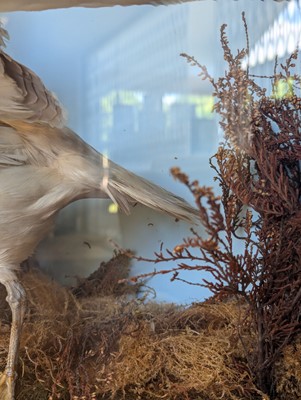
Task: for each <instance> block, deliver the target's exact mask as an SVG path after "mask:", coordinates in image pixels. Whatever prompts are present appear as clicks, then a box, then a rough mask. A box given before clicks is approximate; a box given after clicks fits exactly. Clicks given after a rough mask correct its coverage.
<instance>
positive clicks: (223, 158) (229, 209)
mask: <svg viewBox="0 0 301 400" xmlns="http://www.w3.org/2000/svg"><path fill="white" fill-rule="evenodd" d="M243 21H244V25H245V30H246V33H247V25H246V21H245V18H244V15H243ZM225 28H226V25H223V26H222V27H221V44H222V49H223V52H224V59H225V61H226V63H227V65H228V70H227V71H226V72H225V76H223V77H221V78H219V79H217V80H214V79H213V78H212V77H211V76H210V75H209V74H208V71H207V69H206V67H204V66H202V65H200V64H199V63H198V62H197V61H196V60H195V59H194V58H193V57H190V56H187V55H184V57H186V59H187V61H188V62H189V63H191V64H193V65H198V66H199V68H200V69H201V73H200V76H201V78H202V79H208V80H209V81H210V82H211V84H212V86H213V89H214V92H213V95H214V96H215V98H216V103H215V106H214V110H215V112H217V113H218V114H219V116H220V125H221V127H222V129H223V131H224V133H225V142H224V144H222V145H221V146H220V147H219V149H218V152H217V154H216V155H215V156H214V157H212V158H211V160H210V164H211V167H212V168H213V169H214V170H215V172H216V180H217V181H218V182H219V185H220V187H221V191H222V195H221V197H218V196H215V194H214V192H213V190H212V188H209V187H204V186H200V185H199V183H198V181H193V182H190V180H189V178H188V177H187V176H186V175H185V174H184V173H183V172H182V171H180V170H179V169H178V168H173V169H172V174H173V175H174V177H175V178H176V179H178V180H180V181H181V182H183V183H184V184H185V185H186V186H187V187H188V189H189V190H190V191H191V193H192V194H193V196H194V198H195V202H196V205H197V207H198V209H199V212H200V219H201V222H202V224H203V226H204V228H205V231H206V234H207V235H206V237H201V236H200V235H199V234H198V233H197V231H196V230H194V229H192V230H191V232H192V236H191V237H189V238H186V239H184V241H183V243H181V244H178V245H176V246H175V247H174V249H173V250H172V251H171V250H166V251H160V252H159V253H156V258H155V259H153V260H147V261H152V262H155V263H159V262H165V261H176V262H177V264H178V265H177V266H176V267H175V268H172V269H168V270H163V271H156V272H154V273H153V274H144V275H142V276H143V277H149V276H151V275H154V274H157V273H165V274H166V273H171V274H172V278H171V280H175V279H177V280H183V279H182V278H181V272H182V271H183V270H185V271H187V270H188V271H206V272H208V273H209V274H210V275H211V278H212V279H210V280H208V279H203V280H200V282H197V283H192V282H187V281H186V282H187V283H190V284H194V285H195V284H196V285H199V286H205V287H207V288H209V289H210V290H211V292H212V293H213V294H214V295H215V297H216V298H218V299H223V298H225V297H227V296H234V297H235V298H243V299H244V300H245V302H246V304H248V306H249V307H248V313H249V316H251V319H248V320H249V321H251V323H252V326H253V327H252V329H253V331H254V332H255V333H256V338H257V344H256V346H255V347H254V351H253V352H252V354H248V355H247V357H248V362H249V367H250V370H251V371H252V372H253V374H254V376H255V377H256V379H257V382H258V385H259V387H260V388H261V389H262V390H263V391H265V392H266V393H268V394H269V395H270V396H271V397H275V396H276V391H277V388H276V386H277V384H276V381H275V365H276V364H275V363H276V361H277V360H279V357H280V356H281V352H282V350H283V348H284V347H285V346H286V345H287V344H288V343H290V342H291V341H292V340H293V339H294V337H295V336H296V334H297V333H300V316H299V315H300V312H299V310H300V307H301V274H300V268H301V267H300V265H301V259H300V257H301V240H300V237H301V224H300V222H301V205H300V188H301V171H300V161H299V160H301V151H300V150H301V118H300V117H301V98H300V97H299V93H300V78H299V76H297V75H296V74H294V73H293V72H292V71H293V69H294V67H295V60H296V59H297V51H296V52H294V53H293V54H292V55H291V56H290V57H289V58H288V59H287V61H286V63H284V64H281V65H280V71H279V72H277V63H276V65H275V71H274V75H273V76H272V77H266V78H267V79H271V80H272V92H271V93H270V94H269V95H268V94H267V91H266V89H265V88H262V87H260V86H259V85H258V84H257V83H256V77H255V76H253V75H250V73H249V69H248V67H247V68H243V67H242V63H243V62H244V60H245V59H246V57H248V53H249V50H248V48H247V49H244V50H241V51H238V52H237V54H236V55H234V54H233V53H232V52H231V49H230V47H229V43H228V40H227V36H226V34H225ZM247 44H248V38H247ZM280 83H281V85H282V87H284V88H285V89H284V91H283V93H281V94H279V93H278V88H279V84H280ZM237 241H240V242H242V244H243V246H242V248H243V250H242V251H241V253H240V254H237V251H236V250H235V244H236V243H237ZM137 258H138V259H141V260H143V258H142V257H140V258H139V257H137ZM277 387H278V386H277Z"/></svg>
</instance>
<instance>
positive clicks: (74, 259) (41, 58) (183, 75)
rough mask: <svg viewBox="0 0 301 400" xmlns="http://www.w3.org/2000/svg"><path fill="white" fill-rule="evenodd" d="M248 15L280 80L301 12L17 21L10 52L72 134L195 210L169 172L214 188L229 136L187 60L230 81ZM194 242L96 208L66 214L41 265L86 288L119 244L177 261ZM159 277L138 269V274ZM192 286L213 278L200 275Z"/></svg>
mask: <svg viewBox="0 0 301 400" xmlns="http://www.w3.org/2000/svg"><path fill="white" fill-rule="evenodd" d="M242 11H245V13H246V19H247V22H248V29H249V39H250V49H251V53H250V64H251V67H252V68H253V71H254V72H255V73H258V74H266V75H270V74H272V73H273V64H274V59H275V56H276V54H278V56H279V58H280V61H281V59H282V58H283V57H286V56H287V54H288V53H289V52H291V51H293V50H294V49H295V47H296V46H297V45H298V43H299V39H300V32H301V18H300V9H299V2H298V1H290V2H286V1H283V2H277V1H260V0H253V1H250V0H240V1H227V2H226V1H223V2H222V1H219V2H217V1H212V0H204V1H196V2H192V3H186V4H179V5H171V6H168V7H166V6H159V7H152V6H139V7H137V6H133V7H127V8H123V7H112V8H101V9H80V8H74V9H62V10H51V11H42V12H16V13H8V14H3V15H2V18H3V20H4V21H5V23H6V28H7V29H8V31H9V33H10V37H11V39H10V42H9V44H8V48H7V52H8V53H9V54H10V55H12V56H13V57H14V58H16V59H17V60H18V61H19V62H21V63H24V64H26V65H27V66H28V67H30V68H31V69H32V70H34V71H35V72H36V73H37V74H38V75H39V76H40V77H41V78H42V79H43V80H44V82H45V84H46V86H47V87H48V88H49V89H50V90H52V91H53V92H54V93H55V94H56V95H57V96H58V98H59V99H60V100H61V102H62V104H63V105H64V107H65V109H66V112H67V114H68V121H69V126H70V127H71V128H72V129H74V130H75V131H76V132H77V133H79V134H80V135H81V136H82V137H83V138H84V139H85V140H86V141H88V142H89V143H90V144H91V145H93V146H94V147H95V148H96V149H98V150H100V151H101V152H102V153H105V154H106V155H107V156H108V157H109V158H111V159H112V160H113V161H115V162H117V163H119V164H120V165H122V166H123V167H125V168H128V169H130V170H132V171H133V172H135V173H137V174H139V175H142V176H144V177H146V178H148V179H151V180H152V181H153V182H155V183H157V184H159V185H161V186H163V187H165V188H166V189H168V190H171V191H173V192H175V193H176V194H178V195H180V196H182V197H184V198H186V199H187V200H188V201H189V202H191V203H193V198H192V196H191V194H190V193H189V192H188V191H187V189H186V188H185V187H184V186H183V185H181V184H180V183H177V182H175V181H174V180H173V178H172V177H171V175H170V172H169V169H170V167H172V166H179V167H181V169H182V170H183V171H184V172H186V173H187V174H188V175H189V176H190V178H191V179H198V180H199V181H200V183H201V184H204V185H209V186H214V185H215V182H214V181H213V176H214V173H213V171H212V170H211V169H210V168H209V162H208V160H209V157H211V156H212V155H213V154H214V153H215V151H216V149H217V146H218V143H219V141H221V140H222V133H221V132H220V131H219V126H218V121H217V119H216V117H215V115H214V114H212V113H211V109H212V106H213V101H214V100H213V98H212V95H211V93H212V88H211V86H210V84H209V83H208V82H204V81H202V80H201V79H200V78H199V77H198V73H199V71H198V69H197V68H196V67H191V66H189V65H188V64H187V63H186V61H185V59H183V58H182V57H180V53H183V52H184V53H188V54H189V55H192V56H194V57H195V58H196V59H197V60H198V61H199V62H200V63H201V64H203V65H206V66H207V69H208V71H209V73H210V74H211V75H212V76H214V77H218V76H220V74H222V73H223V71H224V69H225V65H224V60H223V55H222V51H221V47H220V42H219V30H220V26H221V24H223V23H227V24H228V28H227V33H228V37H229V42H230V45H231V47H232V49H233V51H236V49H238V48H242V47H245V45H246V38H245V34H244V28H243V24H242V20H241V12H242ZM215 189H216V190H217V191H218V188H215ZM198 230H199V232H200V233H202V228H201V227H198ZM189 232H190V226H189V225H188V224H186V223H182V222H175V221H174V220H173V219H172V218H169V217H167V216H164V215H162V214H158V213H155V212H154V211H151V210H149V209H146V208H144V207H140V206H137V207H135V208H134V209H133V213H132V215H131V216H124V215H123V214H121V213H119V212H118V210H116V208H115V207H114V205H113V204H111V202H110V201H100V200H84V201H79V202H77V203H74V204H72V205H70V206H68V207H67V208H66V209H64V210H63V211H62V212H61V213H60V216H59V219H58V222H57V225H56V228H55V231H54V232H53V233H52V234H51V235H50V237H48V238H47V239H46V240H45V241H44V242H42V243H41V245H40V246H39V248H38V250H37V256H38V259H39V261H40V264H41V266H42V267H43V269H44V270H46V271H47V273H49V274H50V275H51V276H53V277H54V278H56V279H58V280H60V281H61V282H62V283H64V284H68V285H69V284H72V283H74V276H79V277H83V276H87V275H89V274H90V273H91V272H92V271H94V270H95V269H96V268H97V267H98V266H99V263H100V262H101V261H104V260H108V259H110V258H111V257H112V254H113V250H114V246H115V243H117V244H118V245H119V246H121V247H124V248H129V249H131V250H134V251H136V253H137V254H139V255H141V256H144V257H152V256H153V253H154V252H155V251H158V250H159V249H160V246H161V243H163V247H164V248H165V247H167V248H170V249H173V248H174V246H175V245H176V244H178V243H181V242H182V239H183V238H184V237H186V236H187V235H189ZM171 266H172V265H169V267H171ZM158 267H160V265H159V266H158V265H156V268H158ZM163 267H164V268H166V267H167V265H164V266H163V265H162V268H163ZM153 268H154V266H153V265H152V264H146V263H142V262H141V263H137V262H135V263H133V268H132V274H137V273H145V272H147V271H151V270H152V269H153ZM182 277H183V278H184V279H188V280H193V281H195V282H199V281H200V280H201V278H202V276H201V275H200V274H199V273H198V274H196V276H193V274H192V273H189V275H188V276H187V275H186V276H185V275H183V276H182ZM149 284H150V286H152V287H154V289H155V291H156V294H157V300H162V301H172V302H180V303H190V302H192V301H196V300H202V299H204V298H206V297H208V296H209V293H208V292H206V291H205V290H204V289H202V288H201V287H198V286H188V285H186V284H184V283H180V282H172V283H171V282H169V277H168V276H158V277H156V278H153V279H152V280H151V281H150V282H149Z"/></svg>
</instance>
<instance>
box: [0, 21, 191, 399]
mask: <svg viewBox="0 0 301 400" xmlns="http://www.w3.org/2000/svg"><path fill="white" fill-rule="evenodd" d="M4 38H7V33H6V31H5V30H4V29H2V28H1V27H0V46H1V47H0V231H1V240H0V283H2V284H3V285H4V286H5V287H6V290H7V301H8V303H9V305H10V308H11V311H12V325H11V336H10V343H9V351H8V360H7V365H6V370H5V372H4V373H3V375H2V376H1V379H0V399H5V400H13V399H14V381H15V377H16V373H15V367H16V362H17V354H18V346H19V337H20V332H21V327H22V322H23V317H24V308H25V303H24V302H25V291H24V289H23V287H22V285H21V283H20V282H19V280H18V278H17V275H16V271H17V270H18V268H19V265H20V263H21V262H22V261H24V260H26V259H27V258H28V257H29V256H30V255H31V254H32V253H33V251H34V250H35V248H36V246H37V244H38V243H39V242H40V241H41V240H42V239H43V238H44V237H45V235H47V233H48V232H49V231H50V230H51V229H52V226H53V224H54V220H55V217H56V215H57V213H58V211H59V210H60V209H62V208H63V207H65V206H66V205H68V204H69V203H71V202H73V201H75V200H77V199H83V198H91V197H93V198H111V199H112V201H114V202H115V203H116V204H118V206H119V207H120V209H121V210H123V211H124V212H125V213H127V214H129V213H130V208H131V204H133V203H136V202H139V203H142V204H144V205H146V206H148V207H151V208H153V209H155V210H158V211H163V212H166V213H168V214H170V215H171V216H173V217H176V218H179V219H182V220H186V221H190V222H195V219H196V218H197V215H198V213H197V211H196V210H195V209H194V208H192V207H191V206H190V205H189V204H188V203H186V202H185V201H184V200H183V199H181V198H179V197H177V196H175V195H173V194H172V193H170V192H167V191H166V190H164V189H162V188H160V187H159V186H156V185H154V184H153V183H151V182H149V181H147V180H145V179H143V178H141V177H139V176H137V175H135V174H133V173H131V172H129V171H127V170H126V169H124V168H122V167H120V166H119V165H117V164H115V163H113V162H112V161H110V160H109V159H108V158H106V157H105V156H103V155H101V154H100V153H98V152H97V151H96V150H95V149H93V148H92V147H91V146H89V145H88V144H87V143H85V142H84V141H83V140H82V139H81V138H80V137H79V136H77V135H76V134H75V133H74V132H72V131H71V130H70V129H68V128H67V127H65V126H64V118H63V112H62V109H61V107H60V105H59V103H58V101H57V100H56V98H55V97H54V96H53V95H52V94H51V93H50V92H49V91H48V90H47V89H46V88H45V86H44V85H43V83H42V81H41V80H40V79H39V77H38V76H37V75H36V74H35V73H34V72H32V71H31V70H29V69H28V68H27V67H25V66H23V65H21V64H19V63H18V62H16V61H15V60H13V59H12V58H11V57H9V56H8V55H7V54H6V53H5V52H4V51H3V46H4Z"/></svg>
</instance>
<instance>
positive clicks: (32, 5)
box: [0, 0, 192, 12]
mask: <svg viewBox="0 0 301 400" xmlns="http://www.w3.org/2000/svg"><path fill="white" fill-rule="evenodd" d="M185 1H192V0H40V1H32V0H1V1H0V12H7V11H37V10H48V9H51V8H68V7H90V8H92V7H94V8H96V7H112V6H115V5H120V6H130V5H144V4H151V5H160V4H164V5H168V4H176V3H183V2H185Z"/></svg>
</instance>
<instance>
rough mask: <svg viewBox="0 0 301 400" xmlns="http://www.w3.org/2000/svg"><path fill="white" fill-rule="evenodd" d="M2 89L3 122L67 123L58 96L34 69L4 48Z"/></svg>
mask: <svg viewBox="0 0 301 400" xmlns="http://www.w3.org/2000/svg"><path fill="white" fill-rule="evenodd" d="M0 44H1V43H0ZM0 88H1V96H0V121H4V122H6V123H9V121H10V120H23V121H26V122H42V123H45V124H48V125H50V126H51V127H60V126H62V125H64V116H63V111H62V108H61V106H60V104H59V102H58V100H57V99H56V97H55V96H54V95H53V94H52V93H51V92H50V91H49V90H47V89H46V88H45V86H44V84H43V82H42V81H41V79H40V78H39V77H38V76H37V75H36V74H35V73H34V72H33V71H31V70H30V69H29V68H27V67H25V66H24V65H22V64H20V63H18V62H17V61H15V60H13V59H12V58H11V57H9V56H8V55H7V54H6V53H4V51H2V50H0Z"/></svg>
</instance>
